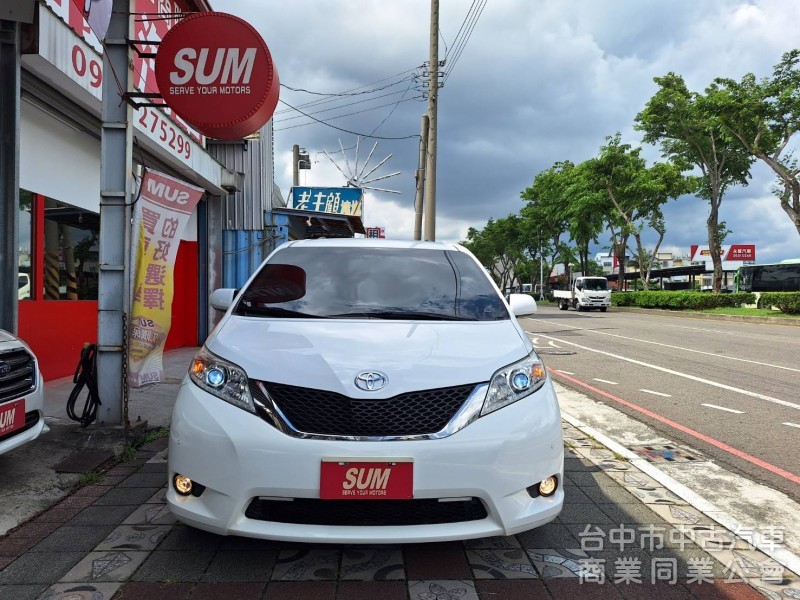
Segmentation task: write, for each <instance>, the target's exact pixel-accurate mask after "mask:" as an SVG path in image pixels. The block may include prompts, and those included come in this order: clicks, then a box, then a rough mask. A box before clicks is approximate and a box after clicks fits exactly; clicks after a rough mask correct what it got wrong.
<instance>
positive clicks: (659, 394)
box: [520, 306, 800, 500]
mask: <svg viewBox="0 0 800 600" xmlns="http://www.w3.org/2000/svg"><path fill="white" fill-rule="evenodd" d="M520 322H521V324H522V326H523V328H524V329H525V330H526V331H527V332H528V333H529V335H530V338H531V340H532V341H533V343H534V346H535V347H536V348H537V351H539V352H540V354H541V356H542V358H543V359H544V361H545V364H546V365H547V367H548V368H549V369H550V370H551V373H552V374H553V377H554V379H555V380H556V381H559V382H560V383H562V384H564V385H566V386H569V387H571V388H574V389H576V390H579V391H581V392H583V393H585V394H586V395H588V396H590V397H591V398H593V399H595V400H598V401H601V402H604V403H606V404H608V405H610V406H613V407H614V408H616V409H618V410H621V411H622V412H624V413H626V414H628V415H630V416H632V417H634V418H636V419H638V420H640V421H644V422H645V423H647V424H648V425H650V426H651V427H653V428H654V429H656V430H657V431H659V432H660V433H661V434H662V435H664V436H665V437H667V438H669V439H673V440H675V441H677V442H681V443H684V444H686V445H688V446H691V447H692V448H696V449H697V450H699V451H700V452H701V453H704V454H705V456H706V457H708V458H711V459H713V460H715V461H717V462H718V463H719V464H722V465H724V466H726V467H727V468H729V469H731V470H733V471H735V472H738V473H740V474H742V475H745V476H747V477H748V478H750V479H753V480H755V481H758V482H760V483H764V484H766V485H768V486H770V487H772V488H774V489H778V490H780V491H783V492H785V493H786V494H788V495H789V496H790V497H792V498H793V499H795V500H800V361H798V357H800V328H797V327H792V326H783V325H771V324H769V325H766V324H755V323H744V322H730V321H712V320H700V319H689V318H685V317H680V316H661V315H655V314H654V315H648V314H642V313H633V312H621V311H615V310H614V309H613V308H611V309H610V310H609V312H607V313H600V312H580V313H579V312H577V311H574V310H569V311H560V310H558V308H557V307H554V306H553V307H551V306H540V307H539V312H538V313H537V314H536V315H534V316H532V317H529V318H524V319H521V321H520Z"/></svg>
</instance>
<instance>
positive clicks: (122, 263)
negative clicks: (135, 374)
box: [97, 0, 133, 425]
mask: <svg viewBox="0 0 800 600" xmlns="http://www.w3.org/2000/svg"><path fill="white" fill-rule="evenodd" d="M132 5H133V3H132V2H131V1H130V0H114V1H113V12H112V13H111V22H110V23H109V26H108V33H107V34H106V39H105V51H104V52H103V73H105V74H106V76H105V77H103V106H102V120H103V129H102V132H101V134H100V222H101V223H102V226H101V227H100V282H99V294H98V316H97V384H98V392H99V396H100V398H101V400H102V404H101V406H100V407H99V409H98V411H97V422H98V423H101V424H102V423H105V424H123V425H124V424H126V423H125V418H126V417H127V414H124V415H123V398H125V397H127V389H128V382H127V381H126V379H125V377H124V376H123V375H124V373H125V368H124V361H125V360H126V359H127V356H126V352H125V347H126V344H127V343H128V341H127V340H126V339H125V336H124V335H123V323H124V319H125V317H126V314H127V313H128V310H129V298H128V296H129V293H128V290H129V287H130V268H129V265H128V259H129V257H130V235H129V229H130V205H129V203H128V201H129V199H130V192H131V189H132V186H131V183H132V175H131V166H132V162H133V154H132V153H133V150H132V147H133V146H132V140H133V132H132V129H131V123H132V121H133V110H132V109H131V107H130V105H129V104H128V102H127V101H126V99H125V98H122V97H120V95H121V94H126V93H127V92H128V91H130V90H129V89H128V87H129V86H128V82H129V74H128V73H129V71H128V65H129V62H130V51H129V48H128V41H127V40H128V38H129V34H130V32H129V26H130V23H129V19H130V17H129V15H130V13H131V10H132V9H131V7H132ZM112 73H115V74H116V77H111V76H110V75H111V74H112Z"/></svg>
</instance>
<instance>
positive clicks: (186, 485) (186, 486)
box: [172, 474, 192, 496]
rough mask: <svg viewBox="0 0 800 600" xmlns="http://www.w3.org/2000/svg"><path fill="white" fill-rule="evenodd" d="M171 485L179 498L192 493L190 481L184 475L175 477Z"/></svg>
mask: <svg viewBox="0 0 800 600" xmlns="http://www.w3.org/2000/svg"><path fill="white" fill-rule="evenodd" d="M172 485H173V486H174V487H175V491H176V492H178V493H179V494H180V495H181V496H188V495H189V494H191V493H192V480H191V479H189V478H188V477H187V476H186V475H180V474H178V475H175V478H174V479H173V480H172Z"/></svg>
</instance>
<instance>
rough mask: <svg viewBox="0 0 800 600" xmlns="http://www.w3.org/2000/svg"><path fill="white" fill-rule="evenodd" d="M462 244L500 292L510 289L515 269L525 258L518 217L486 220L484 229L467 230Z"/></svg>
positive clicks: (472, 228) (520, 224)
mask: <svg viewBox="0 0 800 600" xmlns="http://www.w3.org/2000/svg"><path fill="white" fill-rule="evenodd" d="M461 243H462V245H463V246H464V247H465V248H467V249H468V250H469V251H470V252H472V253H473V254H474V255H475V257H476V258H477V259H478V260H479V261H480V262H481V264H482V265H483V266H484V267H486V270H487V271H489V273H490V274H491V275H492V277H493V278H494V280H495V282H496V283H497V285H498V286H499V287H500V289H501V290H505V289H506V288H507V287H510V286H511V285H512V284H513V283H514V281H515V280H516V279H518V277H517V267H518V265H519V264H520V262H521V261H522V260H523V259H524V258H525V255H524V251H523V248H524V244H525V240H524V238H523V229H522V220H521V219H520V217H519V216H518V215H509V216H508V217H506V218H504V219H497V220H494V219H489V221H488V222H487V223H486V227H484V228H483V229H482V230H480V231H479V230H477V229H475V228H474V227H470V228H469V230H468V231H467V239H466V241H463V242H461Z"/></svg>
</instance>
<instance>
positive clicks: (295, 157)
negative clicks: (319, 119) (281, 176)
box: [292, 144, 300, 187]
mask: <svg viewBox="0 0 800 600" xmlns="http://www.w3.org/2000/svg"><path fill="white" fill-rule="evenodd" d="M298 185H300V146H298V145H297V144H295V145H294V146H292V186H293V187H297V186H298Z"/></svg>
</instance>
